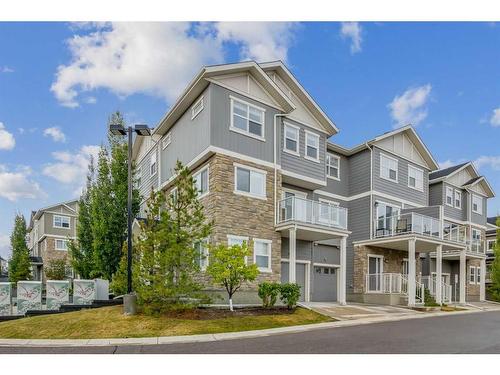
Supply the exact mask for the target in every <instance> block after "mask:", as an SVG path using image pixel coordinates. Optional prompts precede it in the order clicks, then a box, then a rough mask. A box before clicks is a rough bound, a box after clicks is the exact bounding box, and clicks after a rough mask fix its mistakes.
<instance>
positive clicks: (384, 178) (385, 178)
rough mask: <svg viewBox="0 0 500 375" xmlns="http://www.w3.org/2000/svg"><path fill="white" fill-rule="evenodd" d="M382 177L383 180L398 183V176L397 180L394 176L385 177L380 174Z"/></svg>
mask: <svg viewBox="0 0 500 375" xmlns="http://www.w3.org/2000/svg"><path fill="white" fill-rule="evenodd" d="M380 178H381V179H382V180H386V181H390V182H392V183H394V184H397V183H398V178H397V177H396V179H395V180H393V179H392V178H388V177H384V176H380Z"/></svg>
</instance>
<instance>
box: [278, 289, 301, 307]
mask: <svg viewBox="0 0 500 375" xmlns="http://www.w3.org/2000/svg"><path fill="white" fill-rule="evenodd" d="M299 298H300V285H299V284H296V283H286V284H281V286H280V299H281V301H282V302H283V303H284V304H285V305H286V306H287V307H288V308H289V309H290V310H291V309H293V308H294V307H295V306H297V302H298V301H299Z"/></svg>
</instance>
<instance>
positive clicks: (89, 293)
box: [73, 279, 96, 305]
mask: <svg viewBox="0 0 500 375" xmlns="http://www.w3.org/2000/svg"><path fill="white" fill-rule="evenodd" d="M95 299H96V293H95V281H94V280H78V279H75V280H73V304H75V305H90V304H92V301H93V300H95Z"/></svg>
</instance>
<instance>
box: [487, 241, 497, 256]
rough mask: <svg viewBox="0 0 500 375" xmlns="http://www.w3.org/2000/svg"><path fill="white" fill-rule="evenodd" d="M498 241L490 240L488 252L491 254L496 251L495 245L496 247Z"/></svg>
mask: <svg viewBox="0 0 500 375" xmlns="http://www.w3.org/2000/svg"><path fill="white" fill-rule="evenodd" d="M496 243H497V241H496V240H488V251H489V252H491V253H492V252H493V251H495V245H496Z"/></svg>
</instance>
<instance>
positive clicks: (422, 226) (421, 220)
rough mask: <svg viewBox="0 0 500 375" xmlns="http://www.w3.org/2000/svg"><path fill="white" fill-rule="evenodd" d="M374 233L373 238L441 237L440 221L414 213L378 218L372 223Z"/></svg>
mask: <svg viewBox="0 0 500 375" xmlns="http://www.w3.org/2000/svg"><path fill="white" fill-rule="evenodd" d="M374 231H375V233H374V235H375V237H392V236H398V235H402V234H410V233H416V234H421V235H424V236H429V237H436V238H441V237H442V228H441V221H439V220H438V219H435V218H433V217H430V216H425V215H421V214H418V213H416V212H409V213H405V214H398V215H394V216H384V217H379V218H377V219H375V221H374Z"/></svg>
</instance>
